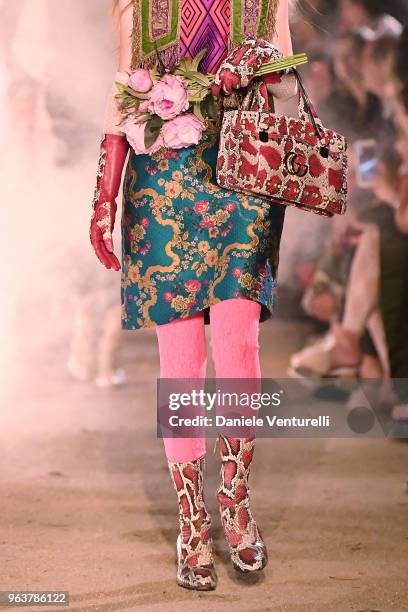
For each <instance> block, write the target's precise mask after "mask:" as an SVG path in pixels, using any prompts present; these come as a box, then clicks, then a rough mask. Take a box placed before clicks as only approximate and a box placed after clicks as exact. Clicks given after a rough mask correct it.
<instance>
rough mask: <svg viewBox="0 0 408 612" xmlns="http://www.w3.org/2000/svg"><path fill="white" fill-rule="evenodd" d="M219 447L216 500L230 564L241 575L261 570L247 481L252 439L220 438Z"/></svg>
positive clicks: (262, 554)
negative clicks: (219, 483) (218, 474)
mask: <svg viewBox="0 0 408 612" xmlns="http://www.w3.org/2000/svg"><path fill="white" fill-rule="evenodd" d="M219 444H220V452H221V459H222V465H221V485H220V487H219V489H218V492H217V493H218V495H217V497H218V501H219V504H220V512H221V522H222V526H223V528H224V533H225V537H226V539H227V543H228V546H229V550H230V555H231V561H232V565H233V566H234V568H235V569H236V570H237V571H238V572H243V573H247V572H254V571H258V570H262V569H263V568H264V567H265V565H266V564H267V562H268V553H267V550H266V546H265V543H264V541H263V539H262V537H261V535H260V533H259V530H258V527H257V525H256V522H255V519H254V517H253V516H252V512H251V508H250V505H249V486H248V478H249V470H250V465H251V462H252V457H253V454H254V446H255V440H254V439H253V438H243V439H238V438H226V437H224V436H223V435H220V436H219Z"/></svg>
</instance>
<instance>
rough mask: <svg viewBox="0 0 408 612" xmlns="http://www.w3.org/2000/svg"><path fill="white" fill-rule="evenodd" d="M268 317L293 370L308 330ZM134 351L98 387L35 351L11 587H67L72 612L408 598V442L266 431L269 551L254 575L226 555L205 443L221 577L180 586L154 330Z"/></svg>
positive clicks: (126, 350)
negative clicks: (159, 424)
mask: <svg viewBox="0 0 408 612" xmlns="http://www.w3.org/2000/svg"><path fill="white" fill-rule="evenodd" d="M262 329H263V334H262V347H263V348H262V360H263V371H264V375H265V376H284V374H285V368H286V364H287V360H288V356H289V354H290V352H291V351H292V350H294V349H296V348H297V347H298V346H299V345H300V344H301V337H302V332H303V330H302V329H301V328H300V327H299V326H297V327H295V326H293V325H292V324H290V323H284V322H279V321H275V322H273V323H267V324H265V325H264V326H263V328H262ZM61 350H62V349H61ZM122 357H123V359H124V361H125V365H126V367H127V369H128V373H129V377H130V383H129V384H128V385H127V386H126V387H125V388H123V389H120V390H113V391H103V390H97V389H95V388H94V387H93V386H92V385H88V384H81V383H76V382H73V381H71V380H70V379H69V377H68V375H67V374H65V372H64V370H63V365H64V364H63V363H62V362H61V363H60V364H59V365H57V364H56V363H55V362H54V363H48V364H40V363H39V364H37V367H36V369H35V372H36V375H37V380H36V381H35V383H33V381H32V380H31V381H30V380H27V383H26V384H24V385H22V386H21V387H20V389H19V391H18V393H17V394H16V395H15V396H14V399H13V402H12V403H9V404H8V405H7V406H6V407H5V409H4V410H3V412H2V416H1V431H0V441H1V457H0V461H1V485H0V499H1V521H0V560H1V583H0V589H1V590H7V589H13V590H17V589H21V590H23V589H31V590H68V591H69V592H70V606H69V610H70V612H74V611H75V612H76V611H81V612H85V611H93V610H98V611H102V612H103V611H115V610H123V611H126V610H146V611H148V610H152V611H153V610H154V611H160V612H162V611H166V612H167V611H169V612H172V611H175V612H176V611H177V612H179V611H180V610H185V611H188V612H190V611H191V612H195V611H203V612H204V611H205V612H210V611H212V610H216V611H218V610H219V611H228V612H230V611H232V610H244V611H245V612H255V611H257V612H258V611H266V610H271V611H272V610H273V611H276V612H280V611H283V610H290V611H302V612H308V611H313V612H320V611H322V612H323V611H324V612H327V611H341V612H344V611H348V610H351V611H354V612H369V611H371V612H374V611H380V612H387V611H388V610H398V611H403V610H408V603H407V602H408V587H407V570H408V530H407V524H408V520H407V519H408V496H407V494H406V493H405V491H404V486H405V481H406V477H407V453H408V447H407V445H406V444H404V443H402V442H398V441H395V440H394V441H391V440H382V439H379V438H378V439H370V440H369V439H366V440H355V439H354V440H352V439H344V440H341V439H331V440H330V439H326V440H325V439H318V440H316V439H292V440H289V439H286V440H285V439H280V440H277V439H274V440H265V439H263V440H259V441H258V446H257V451H256V458H255V461H254V463H255V465H254V469H253V473H252V477H251V481H252V488H253V507H254V511H255V515H256V517H257V519H258V522H259V525H260V526H261V528H262V532H263V535H264V537H265V540H266V542H267V545H268V548H269V553H270V563H269V565H268V567H267V568H266V570H265V572H264V575H262V576H259V577H257V578H256V579H255V580H249V581H248V580H245V581H242V580H241V579H239V578H238V577H237V576H236V575H235V573H234V571H233V570H232V569H231V567H230V564H229V562H228V556H227V552H226V546H225V543H224V541H223V537H222V532H221V530H220V523H219V518H218V515H217V507H216V502H215V490H216V487H217V473H218V469H219V463H218V457H217V456H216V455H214V454H213V452H212V449H213V443H212V442H211V441H209V445H208V450H209V452H208V465H207V479H206V495H207V501H208V505H209V507H210V510H212V511H213V518H214V522H215V531H214V535H215V545H216V553H217V558H216V562H217V570H218V576H219V586H218V588H217V590H216V591H215V592H213V593H207V594H200V593H195V592H190V591H186V590H184V589H181V588H179V587H177V585H176V583H175V580H174V574H175V566H174V558H175V539H176V535H177V519H176V517H177V510H176V503H175V494H174V492H173V491H172V488H171V485H170V480H169V476H168V471H167V465H166V463H165V460H164V455H163V452H162V443H161V441H160V440H157V439H156V437H155V425H156V423H155V377H156V375H157V368H158V356H157V351H156V345H155V337H154V334H153V333H151V332H138V333H137V334H129V333H125V343H124V347H123V352H122ZM33 371H34V370H33ZM14 609H16V608H14ZM21 609H22V608H21ZM28 609H33V608H28ZM34 609H41V610H51V609H54V610H55V609H56V608H55V607H54V608H50V607H43V608H34ZM58 609H62V608H61V607H60V608H58ZM67 609H68V608H67Z"/></svg>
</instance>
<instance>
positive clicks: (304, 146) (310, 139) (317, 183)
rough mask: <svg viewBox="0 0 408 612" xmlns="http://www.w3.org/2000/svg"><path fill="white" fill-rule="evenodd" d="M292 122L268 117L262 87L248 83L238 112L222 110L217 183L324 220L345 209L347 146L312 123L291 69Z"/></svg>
mask: <svg viewBox="0 0 408 612" xmlns="http://www.w3.org/2000/svg"><path fill="white" fill-rule="evenodd" d="M293 71H294V74H295V76H296V79H297V81H298V88H299V103H298V115H299V116H298V117H287V116H285V115H278V114H276V113H274V112H270V110H269V103H268V96H267V93H266V91H265V85H264V84H263V83H262V82H261V81H259V80H258V79H254V81H252V84H251V86H250V87H249V88H248V92H247V94H246V96H245V98H244V100H243V103H242V106H241V108H240V109H236V110H228V111H224V116H223V121H222V127H221V134H220V146H219V153H218V160H217V181H218V183H219V185H220V186H221V187H223V188H225V189H231V190H233V191H239V192H242V193H248V194H251V193H252V194H255V195H260V196H264V197H270V198H271V200H272V201H273V202H276V203H277V204H285V205H289V206H296V207H298V208H300V209H301V210H305V211H310V212H314V213H316V214H320V215H323V216H327V217H332V216H333V215H334V214H344V213H345V211H346V205H347V142H346V139H345V138H344V136H342V135H341V134H338V133H337V132H335V131H333V130H330V129H327V128H325V127H324V126H323V124H322V122H321V121H320V119H319V118H318V116H317V114H316V111H315V109H314V107H313V106H312V104H311V102H310V100H309V97H308V95H307V93H306V91H305V89H304V87H303V84H302V81H301V79H300V76H299V74H298V73H297V71H296V69H293Z"/></svg>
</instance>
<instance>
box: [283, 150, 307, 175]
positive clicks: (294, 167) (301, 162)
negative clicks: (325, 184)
mask: <svg viewBox="0 0 408 612" xmlns="http://www.w3.org/2000/svg"><path fill="white" fill-rule="evenodd" d="M305 162H306V160H305V157H304V156H303V155H301V154H299V153H295V151H289V153H288V154H287V155H286V157H285V160H284V163H285V167H286V170H287V171H288V172H289V174H294V175H295V176H300V177H303V176H305V175H306V174H307V173H308V171H309V166H308V165H307V164H306V163H305Z"/></svg>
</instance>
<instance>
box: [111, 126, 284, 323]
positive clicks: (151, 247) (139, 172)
mask: <svg viewBox="0 0 408 612" xmlns="http://www.w3.org/2000/svg"><path fill="white" fill-rule="evenodd" d="M217 151H218V132H214V133H206V134H205V136H204V138H203V140H202V141H201V142H200V144H199V145H197V146H192V147H188V148H184V149H177V150H169V149H162V150H160V151H158V152H157V153H154V154H153V155H136V154H134V153H133V150H132V149H131V151H130V158H129V162H128V166H127V170H126V176H125V180H124V198H123V213H122V281H121V295H122V327H123V328H125V329H139V328H142V327H152V326H154V325H161V324H164V323H168V322H170V321H172V320H174V319H180V318H184V317H188V316H191V315H192V314H194V313H196V312H198V311H201V310H203V311H204V315H205V320H206V322H208V320H209V312H208V309H209V307H210V305H212V304H216V303H217V302H220V301H221V300H227V299H231V298H237V297H245V298H248V299H251V300H254V301H257V302H259V303H260V304H261V306H262V309H261V318H260V320H261V321H263V320H265V319H267V318H269V317H270V316H271V314H272V313H273V309H274V301H275V290H276V274H277V267H278V258H279V244H280V239H281V234H282V228H283V221H284V214H285V209H284V207H283V206H280V205H277V204H274V203H271V202H270V201H268V200H266V199H263V198H258V197H252V196H244V195H242V194H238V193H235V192H233V191H227V190H225V189H223V188H221V187H219V186H218V185H217V183H216V178H215V170H216V162H217Z"/></svg>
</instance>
